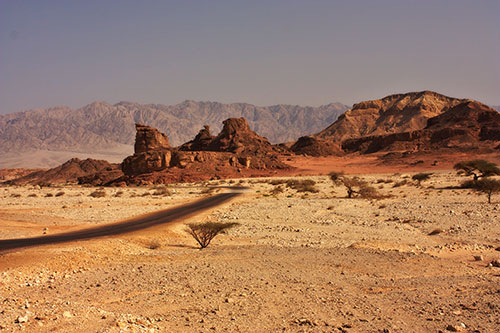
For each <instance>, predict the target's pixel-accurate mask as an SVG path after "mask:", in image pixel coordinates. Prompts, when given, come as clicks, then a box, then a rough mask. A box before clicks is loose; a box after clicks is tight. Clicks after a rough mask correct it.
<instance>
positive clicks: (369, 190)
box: [330, 172, 385, 199]
mask: <svg viewBox="0 0 500 333" xmlns="http://www.w3.org/2000/svg"><path fill="white" fill-rule="evenodd" d="M330 179H331V180H332V182H333V184H334V185H336V186H339V185H343V186H344V187H345V188H346V190H347V197H348V198H353V197H355V196H358V197H361V198H365V199H381V198H384V197H385V196H384V195H382V194H380V193H379V192H378V191H377V190H376V189H375V188H374V187H373V186H371V185H370V184H368V183H367V182H366V181H364V180H362V179H361V178H359V177H347V176H344V175H343V173H340V172H332V173H330Z"/></svg>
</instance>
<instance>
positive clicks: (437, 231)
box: [429, 228, 443, 236]
mask: <svg viewBox="0 0 500 333" xmlns="http://www.w3.org/2000/svg"><path fill="white" fill-rule="evenodd" d="M442 232H443V229H440V228H436V229H434V230H432V231H431V232H429V236H434V235H439V234H440V233H442Z"/></svg>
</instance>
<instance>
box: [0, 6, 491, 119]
mask: <svg viewBox="0 0 500 333" xmlns="http://www.w3.org/2000/svg"><path fill="white" fill-rule="evenodd" d="M420 90H433V91H437V92H439V93H442V94H445V95H448V96H452V97H460V98H474V99H477V100H479V101H481V102H483V103H486V104H489V105H499V104H500V1H499V0H491V1H486V0H484V1H483V0H475V1H470V0H418V1H412V0H365V1H360V0H345V1H335V0H325V1H316V0H303V1H296V0H249V1H238V0H199V1H195V0H192V1H191V0H179V1H169V0H164V1H152V0H143V1H131V0H98V1H94V0H81V1H76V0H73V1H66V0H61V1H54V0H44V1H40V0H34V1H24V0H0V113H11V112H14V111H19V110H25V109H33V108H47V107H52V106H59V105H67V106H70V107H73V108H78V107H82V106H84V105H86V104H89V103H91V102H93V101H106V102H109V103H112V104H114V103H117V102H119V101H132V102H138V103H158V104H167V105H170V104H177V103H180V102H182V101H184V100H186V99H191V100H196V101H219V102H224V103H230V102H247V103H251V104H255V105H261V106H264V105H274V104H293V105H295V104H298V105H311V106H319V105H324V104H328V103H331V102H341V103H345V104H348V105H351V104H353V103H357V102H359V101H362V100H369V99H377V98H382V97H384V96H387V95H390V94H393V93H404V92H409V91H420Z"/></svg>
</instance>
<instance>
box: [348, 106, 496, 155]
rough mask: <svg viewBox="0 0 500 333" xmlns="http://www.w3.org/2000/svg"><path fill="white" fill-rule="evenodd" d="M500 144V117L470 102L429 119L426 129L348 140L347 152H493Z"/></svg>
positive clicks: (492, 110) (486, 108)
mask: <svg viewBox="0 0 500 333" xmlns="http://www.w3.org/2000/svg"><path fill="white" fill-rule="evenodd" d="M499 144H500V114H499V113H498V112H497V111H496V110H494V109H492V108H490V107H488V106H486V105H484V104H481V103H479V102H477V101H472V100H466V101H463V102H462V103H460V104H457V105H455V106H453V107H451V108H450V109H448V110H447V111H446V112H444V113H442V114H440V115H438V116H436V117H433V118H430V119H428V121H427V126H425V128H424V129H421V130H416V131H406V132H400V133H393V134H386V135H373V136H366V137H363V138H356V139H348V140H345V141H344V142H343V144H342V148H343V150H344V151H345V152H347V153H351V152H361V153H374V152H378V151H414V152H416V151H420V152H422V151H438V150H442V149H454V150H457V151H465V150H476V151H479V150H481V151H485V152H486V151H492V150H493V149H494V148H496V147H498V145H499Z"/></svg>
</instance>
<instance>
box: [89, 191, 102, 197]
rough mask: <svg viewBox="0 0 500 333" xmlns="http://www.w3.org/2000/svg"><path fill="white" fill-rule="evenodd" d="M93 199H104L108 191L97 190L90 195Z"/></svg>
mask: <svg viewBox="0 0 500 333" xmlns="http://www.w3.org/2000/svg"><path fill="white" fill-rule="evenodd" d="M89 196H91V197H92V198H104V197H105V196H106V191H104V190H97V191H94V192H92V193H90V194H89Z"/></svg>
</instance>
